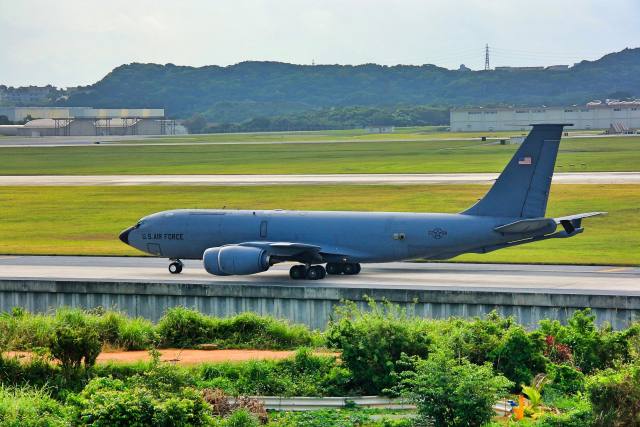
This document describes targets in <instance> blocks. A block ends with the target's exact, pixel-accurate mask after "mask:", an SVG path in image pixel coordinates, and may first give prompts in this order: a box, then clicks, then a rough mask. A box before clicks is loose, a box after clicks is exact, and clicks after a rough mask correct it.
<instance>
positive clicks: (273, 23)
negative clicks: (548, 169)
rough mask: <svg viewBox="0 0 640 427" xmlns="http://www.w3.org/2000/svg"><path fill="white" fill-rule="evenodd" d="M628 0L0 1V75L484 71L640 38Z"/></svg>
mask: <svg viewBox="0 0 640 427" xmlns="http://www.w3.org/2000/svg"><path fill="white" fill-rule="evenodd" d="M639 18H640V1H638V0H608V1H605V0H348V1H347V0H208V1H206V0H181V1H168V0H126V1H122V0H109V1H95V0H56V1H51V0H46V1H45V0H19V1H18V0H0V84H5V85H7V86H16V87H17V86H26V85H46V84H52V85H54V86H57V87H68V86H78V85H88V84H92V83H95V82H96V81H98V80H100V79H101V78H103V77H104V76H105V75H106V74H108V73H109V72H110V71H111V70H112V69H114V68H115V67H117V66H120V65H122V64H128V63H132V62H141V63H148V62H151V63H159V64H166V63H173V64H176V65H189V66H194V67H200V66H204V65H220V66H227V65H232V64H236V63H238V62H242V61H280V62H288V63H294V64H306V65H310V64H312V62H315V63H316V64H351V65H357V64H364V63H377V64H383V65H397V64H412V65H421V64H435V65H438V66H441V67H446V68H450V69H457V68H458V67H459V65H460V64H462V63H464V64H465V65H466V66H467V67H470V68H471V69H474V70H478V69H484V62H485V45H486V44H488V45H489V57H490V66H491V68H493V67H495V66H502V65H511V66H536V65H544V66H548V65H554V64H567V65H573V64H574V63H576V62H580V61H581V60H585V59H586V60H594V59H598V58H600V57H602V56H603V55H605V54H607V53H611V52H617V51H620V50H622V49H624V48H627V47H628V48H635V47H640V31H639V30H638V28H637V24H636V23H637V21H638V19H639Z"/></svg>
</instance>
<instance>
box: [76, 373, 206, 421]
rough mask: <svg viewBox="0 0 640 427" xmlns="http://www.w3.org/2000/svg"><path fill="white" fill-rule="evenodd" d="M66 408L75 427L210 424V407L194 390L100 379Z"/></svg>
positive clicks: (94, 381)
mask: <svg viewBox="0 0 640 427" xmlns="http://www.w3.org/2000/svg"><path fill="white" fill-rule="evenodd" d="M67 404H68V405H70V406H71V420H72V423H73V424H74V425H83V426H93V427H107V426H129V425H132V426H133V425H144V426H151V427H187V426H196V427H197V426H205V425H209V424H210V422H211V419H210V417H209V415H208V413H207V410H208V405H207V403H206V402H205V401H204V400H203V399H202V396H201V395H200V393H198V392H196V391H195V390H194V389H192V388H181V389H179V390H178V391H177V392H168V391H165V390H162V389H148V388H145V387H140V386H138V387H132V386H131V383H126V382H123V381H120V380H115V379H112V378H100V379H95V380H92V381H91V382H89V384H87V387H86V388H85V390H84V391H83V392H82V393H80V394H79V395H72V396H69V398H68V399H67Z"/></svg>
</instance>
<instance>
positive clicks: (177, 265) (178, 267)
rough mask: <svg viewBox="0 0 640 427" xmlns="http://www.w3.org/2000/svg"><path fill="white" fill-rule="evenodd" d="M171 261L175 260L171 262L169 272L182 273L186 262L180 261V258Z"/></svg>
mask: <svg viewBox="0 0 640 427" xmlns="http://www.w3.org/2000/svg"><path fill="white" fill-rule="evenodd" d="M170 261H173V262H172V263H171V264H169V273H171V274H180V273H182V267H184V264H183V263H182V261H180V260H179V259H172V260H170Z"/></svg>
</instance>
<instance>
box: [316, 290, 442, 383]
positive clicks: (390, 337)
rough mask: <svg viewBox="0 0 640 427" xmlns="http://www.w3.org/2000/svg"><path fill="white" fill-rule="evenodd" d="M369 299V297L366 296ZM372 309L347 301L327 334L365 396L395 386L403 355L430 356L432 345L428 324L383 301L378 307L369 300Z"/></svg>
mask: <svg viewBox="0 0 640 427" xmlns="http://www.w3.org/2000/svg"><path fill="white" fill-rule="evenodd" d="M365 297H366V295H365ZM366 298H367V300H368V303H369V308H370V310H364V309H359V308H358V307H357V306H356V304H355V303H353V302H347V303H346V305H344V306H342V307H336V309H335V313H334V318H335V320H334V321H332V322H330V324H329V326H328V329H327V332H326V334H325V336H326V340H327V344H328V345H329V347H332V348H338V349H340V350H342V354H341V356H340V358H341V360H342V362H343V363H344V364H345V366H346V367H347V368H348V369H349V370H350V371H351V373H352V374H353V377H354V381H355V383H356V385H357V386H359V387H360V388H361V389H362V391H363V392H365V393H372V394H375V393H379V392H380V391H381V390H383V389H385V388H390V387H392V386H393V385H395V379H394V377H393V376H392V375H391V373H393V372H396V361H398V360H399V359H400V355H401V354H402V353H406V354H408V355H410V356H413V355H415V356H419V357H426V356H427V355H428V353H429V346H430V344H431V342H432V339H431V337H430V336H429V334H428V332H427V330H428V321H427V320H425V319H422V318H420V317H417V316H415V315H412V314H407V313H406V310H404V309H401V308H400V307H399V306H398V305H393V304H391V303H390V302H388V301H386V300H383V302H382V304H381V305H380V306H378V305H377V304H376V303H375V302H374V301H373V300H372V299H370V298H368V297H366Z"/></svg>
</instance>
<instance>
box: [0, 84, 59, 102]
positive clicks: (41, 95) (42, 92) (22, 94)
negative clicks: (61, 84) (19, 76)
mask: <svg viewBox="0 0 640 427" xmlns="http://www.w3.org/2000/svg"><path fill="white" fill-rule="evenodd" d="M55 90H56V88H55V87H54V86H51V85H47V86H24V87H19V88H13V87H10V88H7V89H1V90H0V101H7V102H39V101H45V100H46V98H47V95H48V94H49V92H52V91H55Z"/></svg>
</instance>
